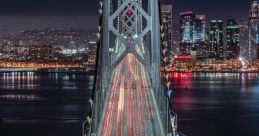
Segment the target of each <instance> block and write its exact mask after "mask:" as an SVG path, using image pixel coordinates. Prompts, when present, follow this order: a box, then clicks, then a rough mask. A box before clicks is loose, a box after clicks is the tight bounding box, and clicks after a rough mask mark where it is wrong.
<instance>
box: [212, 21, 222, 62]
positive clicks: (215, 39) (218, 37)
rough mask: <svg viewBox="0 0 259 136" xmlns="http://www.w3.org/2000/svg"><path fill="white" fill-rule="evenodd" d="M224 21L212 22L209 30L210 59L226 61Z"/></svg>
mask: <svg viewBox="0 0 259 136" xmlns="http://www.w3.org/2000/svg"><path fill="white" fill-rule="evenodd" d="M223 35H224V34H223V21H222V20H211V22H210V29H209V45H208V57H209V58H213V59H216V60H223V59H224V41H223Z"/></svg>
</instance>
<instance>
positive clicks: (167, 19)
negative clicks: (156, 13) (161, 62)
mask: <svg viewBox="0 0 259 136" xmlns="http://www.w3.org/2000/svg"><path fill="white" fill-rule="evenodd" d="M172 7H173V6H172V5H171V4H168V5H161V17H162V24H163V31H164V34H165V40H164V41H163V44H164V45H165V47H166V48H167V52H166V56H167V57H171V56H172V55H173V54H174V52H175V50H176V47H173V44H172V32H173V22H172V21H173V20H172V19H173V9H172Z"/></svg>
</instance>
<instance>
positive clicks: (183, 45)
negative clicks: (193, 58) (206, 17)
mask: <svg viewBox="0 0 259 136" xmlns="http://www.w3.org/2000/svg"><path fill="white" fill-rule="evenodd" d="M194 19H195V15H194V14H193V13H192V12H185V13H181V14H180V55H190V52H191V46H192V45H193V30H194Z"/></svg>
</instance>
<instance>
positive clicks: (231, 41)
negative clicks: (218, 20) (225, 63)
mask: <svg viewBox="0 0 259 136" xmlns="http://www.w3.org/2000/svg"><path fill="white" fill-rule="evenodd" d="M239 33H240V31H239V25H238V23H237V21H236V20H233V19H231V20H227V26H226V58H227V59H228V60H229V59H238V58H239V57H240V44H239Z"/></svg>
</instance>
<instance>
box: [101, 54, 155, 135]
mask: <svg viewBox="0 0 259 136" xmlns="http://www.w3.org/2000/svg"><path fill="white" fill-rule="evenodd" d="M113 74H114V76H112V77H114V78H113V80H112V85H111V87H110V90H109V92H108V94H109V103H108V106H107V111H106V113H105V120H104V125H103V129H102V136H122V135H123V136H124V135H126V136H136V135H139V136H152V135H157V134H156V132H159V131H157V130H156V129H157V128H156V127H155V126H156V122H155V121H156V120H155V118H156V117H155V114H154V111H153V107H154V104H153V102H152V99H154V98H152V96H151V94H150V91H151V89H150V88H149V86H150V85H149V83H150V79H149V77H148V76H147V71H146V70H145V67H144V66H143V65H142V64H141V63H140V62H139V60H138V59H137V58H136V57H135V56H134V55H133V54H128V55H127V57H125V58H124V59H123V60H122V62H121V63H120V64H119V65H118V66H117V68H115V70H114V72H113Z"/></svg>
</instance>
